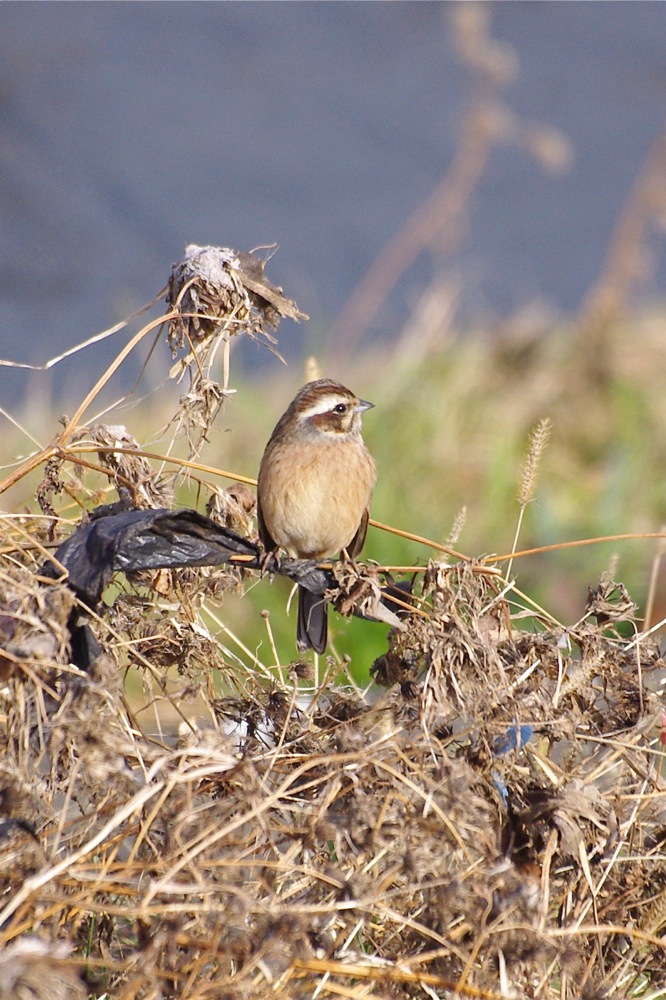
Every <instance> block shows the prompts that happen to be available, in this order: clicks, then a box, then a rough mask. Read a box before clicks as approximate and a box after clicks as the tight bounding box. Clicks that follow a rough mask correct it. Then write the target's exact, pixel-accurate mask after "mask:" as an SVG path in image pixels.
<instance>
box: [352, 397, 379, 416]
mask: <svg viewBox="0 0 666 1000" xmlns="http://www.w3.org/2000/svg"><path fill="white" fill-rule="evenodd" d="M374 405H375V404H374V403H369V402H368V401H367V399H359V401H358V403H357V404H356V406H355V407H354V413H363V411H364V410H371V409H372V408H373V406H374Z"/></svg>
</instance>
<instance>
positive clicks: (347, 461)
mask: <svg viewBox="0 0 666 1000" xmlns="http://www.w3.org/2000/svg"><path fill="white" fill-rule="evenodd" d="M373 405H374V404H373V403H368V402H366V401H365V400H364V399H359V398H358V397H357V396H355V395H354V393H353V392H351V391H350V390H349V389H346V388H345V386H344V385H340V383H339V382H333V381H332V380H331V379H319V380H318V381H316V382H308V384H307V385H304V386H303V388H302V389H301V390H300V392H298V393H297V395H296V397H295V399H294V400H293V401H292V403H291V405H290V406H289V407H288V409H287V410H286V411H285V413H283V415H282V416H281V417H280V419H279V421H278V423H277V425H276V427H275V430H274V431H273V433H272V434H271V437H270V440H269V442H268V444H267V445H266V450H265V451H264V455H263V458H262V460H261V466H260V468H259V481H258V484H257V517H258V521H259V535H260V537H261V541H262V542H263V544H264V547H265V548H266V549H267V550H268V551H273V550H274V549H277V548H281V549H284V550H285V551H286V552H287V553H288V554H289V555H290V556H294V557H296V558H297V559H325V558H327V557H328V556H332V555H334V554H335V553H336V552H340V551H344V552H345V553H346V554H347V555H348V556H349V557H350V558H352V559H353V558H354V556H356V555H358V553H359V552H360V551H361V549H362V547H363V542H364V541H365V533H366V530H367V527H368V517H369V515H370V500H371V498H372V491H373V488H374V485H375V480H376V478H377V470H376V468H375V463H374V462H373V460H372V456H371V454H370V452H369V451H368V449H367V448H366V447H365V445H364V444H363V438H362V437H361V414H362V413H363V411H364V410H368V409H369V408H370V407H371V406H373ZM326 636H327V621H326V606H325V604H324V599H323V597H321V595H318V594H311V593H310V592H309V591H307V590H305V589H304V588H303V587H300V588H299V591H298V629H297V633H296V644H297V646H298V649H299V650H300V651H301V652H302V651H304V650H306V649H309V648H310V647H312V648H313V649H316V650H317V652H318V653H323V651H324V649H325V648H326Z"/></svg>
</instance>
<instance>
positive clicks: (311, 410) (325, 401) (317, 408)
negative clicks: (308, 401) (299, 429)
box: [302, 393, 350, 420]
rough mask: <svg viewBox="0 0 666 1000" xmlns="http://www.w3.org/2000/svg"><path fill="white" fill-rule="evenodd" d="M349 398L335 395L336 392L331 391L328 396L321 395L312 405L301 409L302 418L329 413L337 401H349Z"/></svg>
mask: <svg viewBox="0 0 666 1000" xmlns="http://www.w3.org/2000/svg"><path fill="white" fill-rule="evenodd" d="M349 402H350V400H349V399H347V398H346V397H345V396H340V395H336V393H331V395H330V396H323V397H322V398H321V399H319V400H317V402H316V403H314V404H313V405H312V406H310V407H308V409H307V410H303V413H302V418H303V420H308V419H309V418H310V417H316V416H319V415H321V414H322V413H330V411H331V410H332V409H333V407H334V406H337V405H338V403H349Z"/></svg>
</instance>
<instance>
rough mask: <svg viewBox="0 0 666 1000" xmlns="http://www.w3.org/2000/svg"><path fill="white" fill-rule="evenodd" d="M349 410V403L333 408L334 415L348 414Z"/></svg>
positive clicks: (339, 404)
mask: <svg viewBox="0 0 666 1000" xmlns="http://www.w3.org/2000/svg"><path fill="white" fill-rule="evenodd" d="M347 410H348V406H347V403H338V405H337V406H334V407H333V413H346V412H347Z"/></svg>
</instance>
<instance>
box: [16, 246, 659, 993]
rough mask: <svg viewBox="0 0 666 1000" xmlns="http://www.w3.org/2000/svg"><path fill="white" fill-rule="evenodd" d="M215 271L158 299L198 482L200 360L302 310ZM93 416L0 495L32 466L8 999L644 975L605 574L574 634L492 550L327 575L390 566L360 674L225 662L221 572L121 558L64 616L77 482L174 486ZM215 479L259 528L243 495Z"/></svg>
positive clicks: (363, 584) (655, 857)
mask: <svg viewBox="0 0 666 1000" xmlns="http://www.w3.org/2000/svg"><path fill="white" fill-rule="evenodd" d="M197 249H198V250H200V249H201V248H197ZM196 256H197V253H196V251H193V252H192V253H190V254H189V258H188V268H189V267H190V265H191V264H192V260H193V258H196ZM234 260H237V258H236V257H235V256H234V254H233V252H231V251H224V252H223V253H222V252H220V253H218V254H217V256H216V257H215V259H213V260H212V262H211V259H210V257H209V258H208V265H209V266H208V268H207V269H206V270H205V283H204V286H202V287H204V290H205V292H206V295H201V294H199V295H198V296H197V294H194V293H196V292H200V291H201V288H200V287H199V286H198V285H197V273H198V272H197V271H196V268H195V269H194V270H191V269H186V270H184V269H182V268H181V269H180V270H178V269H176V270H175V271H174V277H173V279H172V281H171V283H170V287H169V313H168V314H167V322H168V323H170V324H171V326H170V328H169V336H170V344H171V346H172V348H173V349H174V350H175V351H176V352H178V351H180V350H181V349H184V351H185V352H186V355H187V356H186V360H185V362H184V363H183V364H182V365H180V368H179V366H178V365H176V366H175V368H174V372H173V374H174V375H176V376H178V375H184V374H187V377H189V378H190V380H191V381H190V385H189V390H188V393H187V394H186V396H184V397H183V399H184V401H183V403H182V405H181V408H180V410H179V412H178V414H177V416H176V418H175V419H174V426H175V427H176V428H177V429H178V431H179V433H180V434H181V437H182V438H183V439H184V440H186V441H188V442H189V446H190V453H189V454H190V458H189V459H188V460H186V461H183V460H180V461H179V462H178V463H175V465H176V467H177V470H178V472H179V473H181V472H182V470H183V469H185V468H187V469H188V470H189V473H190V474H191V475H194V474H195V473H197V474H200V479H201V482H200V488H201V489H204V488H205V483H206V480H205V478H204V476H203V474H202V470H203V467H201V466H198V465H197V463H196V461H195V460H194V458H195V455H196V449H197V447H198V445H199V443H200V441H201V440H202V438H205V435H206V433H207V430H208V428H209V427H210V422H211V420H212V419H213V417H214V415H215V412H216V410H217V408H218V402H219V401H220V400H223V398H224V393H225V386H219V385H217V384H215V383H214V382H213V381H212V379H211V378H210V365H211V364H212V359H213V357H214V354H215V350H216V349H217V348H220V349H221V350H222V351H223V352H226V351H227V350H228V346H229V339H230V337H232V336H233V335H236V334H237V333H242V332H249V333H251V335H253V336H257V335H262V333H263V332H264V329H265V325H266V324H267V325H268V326H269V327H270V326H272V327H273V328H274V327H275V325H276V323H277V320H278V318H279V316H280V315H285V314H290V315H292V316H295V315H296V310H295V306H293V303H288V300H286V299H284V297H283V296H282V295H281V293H280V291H279V290H277V289H273V288H272V286H270V285H268V283H266V282H265V279H264V278H263V269H262V268H259V269H258V270H257V269H254V270H253V271H252V272H248V271H247V267H246V264H245V265H244V264H242V262H240V263H238V266H236V265H235V264H234V263H233V262H234ZM211 268H212V272H211ZM215 268H218V270H217V271H216V270H215ZM231 272H233V273H231ZM248 274H249V280H248V281H246V280H245V278H246V277H247V276H248ZM211 275H212V276H211ZM216 280H217V281H218V283H219V285H220V286H221V287H222V289H223V291H224V296H218V299H220V298H224V302H225V305H224V308H223V309H222V308H221V309H220V310H216V309H212V310H211V294H210V293H211V284H213V285H214V283H215V281H216ZM188 292H189V295H188ZM213 298H214V296H213ZM183 303H185V305H183ZM201 311H203V313H204V314H205V316H204V318H206V322H205V323H202V322H201V320H202V312H201ZM191 313H194V314H196V315H195V316H194V317H192V316H191V315H189V314H191ZM211 316H212V317H213V319H212V320H210V322H208V320H209V319H210V317H211ZM191 319H194V321H195V322H194V324H192V323H190V322H189V321H190V320H191ZM213 320H214V321H213ZM155 325H156V324H149V326H148V327H147V328H146V329H151V328H153V327H154V326H155ZM202 352H203V353H202ZM92 397H93V398H94V392H93V394H92ZM89 398H90V397H89ZM86 406H87V402H85V403H84V404H82V407H80V408H79V410H78V411H77V413H76V414H75V417H74V418H72V419H71V420H70V421H69V422H68V424H67V426H66V427H65V429H64V431H63V432H62V433H61V434H60V435H59V436H58V438H57V439H56V440H55V442H54V443H53V444H52V445H50V446H49V447H48V448H47V449H44V450H43V451H40V452H39V453H38V454H35V455H34V456H33V457H32V458H31V459H30V460H28V461H26V462H25V463H23V465H22V466H21V467H20V468H19V469H18V470H17V471H16V472H15V473H14V474H13V475H12V476H11V477H10V479H9V480H8V481H6V483H5V484H3V486H5V487H8V486H10V485H12V484H13V483H16V482H19V481H20V480H21V477H22V476H25V475H27V474H28V472H30V471H31V470H34V469H40V470H41V472H42V474H43V478H42V482H41V486H40V489H39V494H38V495H39V500H40V503H41V509H42V513H41V515H40V516H38V517H34V516H33V517H30V516H28V515H25V514H23V513H22V514H21V515H20V516H19V515H16V516H9V515H7V516H4V517H3V527H4V538H3V544H2V550H1V553H0V555H1V560H2V563H1V570H0V587H1V589H2V598H1V603H2V614H1V617H0V644H1V655H0V673H1V675H2V687H1V689H0V698H1V712H2V716H1V738H2V744H3V753H2V759H1V761H0V803H1V809H2V823H1V824H0V884H1V886H2V895H1V897H0V902H1V911H2V912H1V913H0V940H1V942H2V952H0V998H1V1000H9V998H16V1000H36V998H45V1000H46V998H48V1000H66V998H71V1000H75V998H76V1000H79V998H84V997H95V998H102V997H107V996H108V997H113V998H117V1000H130V998H133V1000H134V998H136V1000H176V998H177V1000H204V998H217V1000H224V998H230V1000H231V998H248V1000H254V998H265V997H266V998H267V997H274V996H278V997H288V998H294V1000H296V998H314V997H320V996H321V997H340V996H343V997H355V998H360V997H366V996H372V997H381V998H389V997H391V998H400V997H447V996H458V997H477V998H495V997H500V996H502V997H534V998H537V997H539V998H546V997H560V998H582V997H584V998H587V1000H592V998H597V997H599V998H601V997H617V998H620V997H622V998H624V997H639V996H641V997H657V996H662V995H664V991H666V938H665V937H664V936H663V935H664V931H665V929H666V845H665V841H666V783H665V781H664V777H663V776H662V772H663V758H664V745H665V744H666V714H665V713H664V710H663V708H662V707H661V705H662V704H663V696H662V689H661V682H662V677H663V673H664V671H663V667H664V663H663V661H662V659H661V657H660V653H659V649H658V645H657V643H656V642H655V641H654V638H653V636H652V635H651V634H646V633H642V632H641V631H640V628H639V625H638V623H637V622H636V621H635V617H634V616H635V611H636V609H635V606H634V605H633V603H632V601H631V599H630V597H629V595H628V594H627V593H626V591H625V589H624V587H623V586H622V585H621V584H620V583H617V582H614V581H613V580H611V579H602V581H601V582H600V584H599V586H598V588H597V589H596V590H594V591H593V592H591V593H590V595H589V601H588V606H587V609H586V611H585V614H584V615H583V617H582V618H581V619H580V621H578V622H576V623H575V624H573V625H571V626H570V627H564V626H563V625H561V624H560V623H558V622H556V621H554V620H553V619H552V618H551V617H550V616H549V615H548V613H547V612H546V611H544V610H543V609H541V608H538V607H536V606H534V605H533V604H532V603H531V602H530V600H529V598H528V597H527V596H525V595H522V594H520V593H519V592H518V591H517V590H516V588H515V587H514V586H513V585H512V584H511V583H510V582H509V581H508V580H507V579H506V578H505V576H503V574H502V572H501V568H500V567H498V566H496V565H494V564H493V562H492V561H491V560H486V561H474V560H472V559H469V558H467V557H465V556H463V555H460V554H457V553H453V552H448V553H447V552H443V551H442V552H440V553H439V554H438V556H437V558H435V559H433V560H432V561H430V562H429V563H428V564H427V565H425V566H423V567H422V569H421V571H416V572H413V573H412V574H411V575H410V576H407V575H406V573H405V572H402V573H401V572H400V571H399V569H398V568H395V567H394V568H392V569H391V570H389V569H388V568H386V569H383V568H381V567H379V568H378V567H365V566H363V565H359V566H357V567H343V568H342V569H340V570H338V571H337V576H336V579H337V588H334V589H333V592H332V594H331V597H332V599H333V600H334V602H335V603H336V604H337V606H338V609H339V610H341V611H343V612H345V613H350V612H351V611H352V610H353V609H354V608H356V609H358V608H359V607H362V608H365V610H366V611H367V610H368V609H372V608H374V610H375V611H376V610H377V607H378V604H377V600H378V593H379V589H378V588H379V586H380V585H382V584H383V583H385V582H386V580H387V579H388V578H389V573H390V574H391V579H392V580H393V581H394V582H400V581H402V582H403V583H404V581H405V580H407V582H408V583H409V584H410V587H409V589H410V590H411V595H410V594H409V593H408V591H407V590H405V591H404V597H405V600H404V602H403V604H404V607H399V606H398V605H396V604H395V603H394V604H393V605H392V609H393V615H394V619H393V620H394V624H393V626H392V627H391V629H390V631H389V632H388V639H387V647H386V652H385V653H384V655H382V656H381V657H379V659H377V660H376V662H375V663H374V664H367V668H368V669H370V668H371V673H372V676H373V677H374V680H375V682H376V684H375V687H373V688H372V689H371V690H360V689H359V688H358V686H357V685H356V684H355V683H354V682H353V680H352V679H351V677H350V675H349V673H348V672H347V673H346V664H345V663H344V662H343V663H337V662H335V661H334V659H333V658H328V659H326V660H325V661H324V664H323V667H322V664H321V663H319V664H315V665H314V666H313V664H308V663H304V662H300V661H294V662H291V663H281V662H280V659H279V657H278V655H277V651H276V650H275V649H274V648H273V649H271V648H270V643H266V642H264V645H263V646H262V647H261V648H260V649H259V651H258V652H257V653H254V652H252V651H251V650H253V649H254V648H255V646H256V645H257V635H255V636H245V637H243V639H244V653H243V655H239V654H238V653H237V652H232V651H231V650H230V648H229V646H228V645H227V644H225V641H224V639H223V634H222V633H221V632H220V631H218V630H216V628H215V624H214V623H215V616H216V614H217V612H216V610H215V608H216V607H217V606H218V605H219V604H220V602H222V601H223V599H224V594H225V592H226V591H228V590H229V589H231V588H233V589H237V588H239V587H243V586H244V584H245V583H246V581H248V580H250V579H252V578H253V577H252V574H250V573H249V572H248V571H244V570H243V569H242V568H239V567H238V566H233V567H232V566H228V565H227V566H221V567H217V568H211V567H208V568H203V569H202V568H192V567H183V568H180V569H177V568H176V569H174V568H155V567H153V568H151V569H150V571H143V572H142V573H141V574H139V575H132V576H131V577H128V578H121V577H118V576H116V577H115V578H114V581H113V584H112V585H111V586H110V587H109V588H107V592H106V595H105V603H104V604H103V605H100V606H98V607H95V608H92V609H89V608H81V607H80V606H79V602H78V598H77V597H75V595H74V593H73V591H72V589H71V588H70V586H68V582H67V580H66V579H64V574H62V573H61V574H60V575H59V572H58V565H57V562H56V563H54V556H53V553H54V546H55V545H56V544H57V543H58V542H60V541H62V539H63V538H65V537H66V536H67V535H68V534H69V533H70V532H71V530H72V527H73V522H76V520H77V517H76V516H73V515H72V508H71V506H70V503H71V501H72V500H74V501H75V502H76V503H77V504H83V503H84V502H85V504H86V506H89V507H90V506H93V505H94V504H95V503H96V502H97V503H98V502H99V500H100V498H101V497H102V496H103V495H104V487H103V486H100V482H101V483H104V482H106V483H107V485H109V486H112V487H113V488H114V489H115V488H122V490H123V491H124V494H125V497H126V498H127V497H129V498H130V499H131V502H132V505H133V506H134V507H135V508H143V509H151V508H155V507H169V506H171V505H172V503H173V501H172V497H173V490H174V486H175V480H174V478H173V475H172V474H171V473H169V472H168V469H169V467H170V466H169V465H168V464H166V456H161V458H160V457H157V456H153V455H151V454H150V453H147V452H144V451H142V449H141V448H140V446H139V445H138V443H137V442H135V441H133V440H132V438H131V436H130V435H129V433H128V432H127V431H125V430H124V429H121V428H118V427H112V426H109V425H105V426H93V427H87V426H85V424H84V422H83V416H84V414H85V411H86ZM185 424H187V427H185V426H184V425H185ZM84 477H86V478H85V479H84ZM96 477H97V478H96ZM92 483H95V484H96V485H95V486H94V487H93V486H92V485H91V484H92ZM528 485H529V484H528ZM210 497H211V500H210V503H209V513H210V515H211V517H212V518H213V520H215V521H217V522H218V523H221V524H224V525H225V526H226V527H227V528H231V529H233V530H234V531H236V532H238V533H239V534H240V535H246V536H247V535H251V534H252V532H253V526H252V520H251V512H252V495H251V492H250V491H248V489H247V487H245V486H243V485H242V484H241V485H238V484H237V485H236V486H234V487H232V488H230V489H229V490H227V491H220V490H216V489H213V488H212V487H210ZM174 564H177V559H176V560H175V561H174ZM48 567H50V569H49V568H48ZM54 569H55V572H54ZM505 569H506V567H505ZM54 576H55V579H54V578H53V577H54ZM254 579H256V574H254ZM82 629H83V634H84V638H85V642H84V643H83V648H82V643H81V630H82ZM257 634H259V629H258V630H257ZM86 637H87V638H86ZM267 645H268V646H269V649H268V651H267V652H266V646H267ZM237 648H240V646H239V647H237ZM315 667H316V668H317V669H316V670H315ZM129 668H132V669H133V670H134V672H135V674H136V672H137V671H138V672H139V673H140V675H141V677H142V679H143V686H142V689H141V691H140V692H139V693H137V692H136V691H135V692H134V694H133V696H132V698H131V699H130V698H128V695H127V692H126V688H125V679H126V677H127V676H128V669H129Z"/></svg>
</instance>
